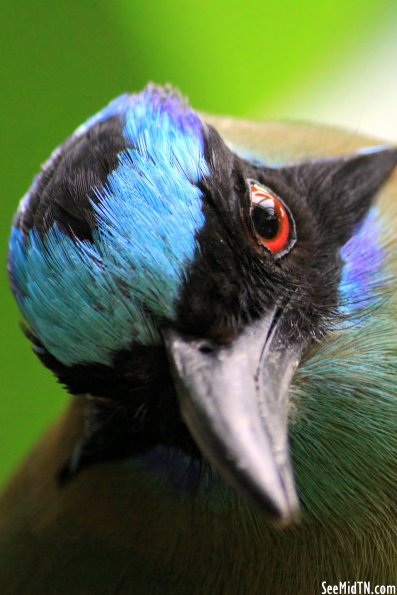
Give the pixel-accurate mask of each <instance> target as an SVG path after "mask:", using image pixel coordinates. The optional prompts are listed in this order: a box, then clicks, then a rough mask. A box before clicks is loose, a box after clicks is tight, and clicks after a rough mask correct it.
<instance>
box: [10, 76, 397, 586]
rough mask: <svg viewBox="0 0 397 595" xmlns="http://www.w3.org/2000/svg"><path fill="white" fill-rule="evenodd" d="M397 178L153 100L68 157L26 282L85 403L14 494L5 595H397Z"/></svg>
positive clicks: (14, 274) (386, 163)
mask: <svg viewBox="0 0 397 595" xmlns="http://www.w3.org/2000/svg"><path fill="white" fill-rule="evenodd" d="M396 164H397V150H396V149H393V148H387V147H381V146H379V143H377V142H374V141H373V140H371V139H367V138H364V137H361V136H358V135H352V134H351V133H345V132H342V131H337V130H333V129H328V128H320V127H311V126H306V125H298V124H297V125H283V124H271V123H269V124H258V123H252V122H243V121H241V122H239V121H234V120H232V119H229V118H215V117H213V116H207V115H203V116H198V115H197V114H196V113H195V112H194V111H193V110H192V109H191V108H190V107H189V106H188V105H187V104H186V103H185V102H184V101H183V100H181V99H180V97H179V96H178V95H177V94H176V93H175V92H174V91H172V90H170V89H167V88H166V89H160V88H157V87H153V86H150V87H148V88H147V89H146V90H145V91H144V92H143V93H142V94H140V95H135V96H128V95H126V96H122V97H121V98H119V99H117V100H115V101H114V102H112V103H111V104H110V105H109V106H108V107H107V108H105V109H104V110H103V111H102V112H100V113H99V114H98V115H97V116H94V117H93V118H91V119H90V120H89V121H88V122H87V123H86V124H85V125H83V126H82V127H80V128H79V129H78V130H77V132H76V133H75V135H74V136H73V137H71V139H70V140H68V141H66V143H65V144H64V145H63V146H62V147H61V148H60V149H57V150H56V151H55V152H54V154H53V156H52V157H51V158H50V161H49V162H48V163H47V164H46V165H45V166H44V169H43V171H42V173H41V174H40V175H39V176H38V178H36V180H35V182H34V184H33V186H32V188H31V189H30V191H29V193H28V194H27V196H26V197H25V199H24V200H23V202H22V203H21V205H20V208H19V211H18V214H17V216H16V219H15V222H14V226H13V231H12V237H11V243H10V258H9V270H10V279H11V284H12V287H13V291H14V294H15V296H16V299H17V301H18V304H19V306H20V309H21V312H22V315H23V317H24V319H25V321H26V323H27V325H28V329H27V333H28V336H29V337H30V338H31V340H32V342H33V347H34V350H35V351H36V353H37V355H38V356H39V357H40V359H41V360H42V361H43V363H44V364H45V365H47V366H48V367H49V368H50V369H51V370H52V371H53V372H54V373H55V374H56V375H57V377H58V378H59V380H60V381H61V382H62V383H64V384H65V385H66V387H67V388H68V390H69V391H70V392H71V393H72V394H74V395H79V394H80V395H82V396H74V397H73V402H72V404H71V407H70V410H69V411H68V412H67V413H66V415H65V417H64V418H63V419H62V420H61V421H60V422H59V424H58V425H57V426H56V427H55V428H54V429H53V430H51V431H50V433H49V434H48V435H47V436H46V437H45V438H44V439H43V441H42V442H41V443H40V445H39V446H38V447H37V449H36V450H35V451H34V452H33V453H32V454H31V455H30V457H29V459H28V460H27V461H26V463H25V464H24V466H22V468H21V469H20V471H19V472H18V473H17V475H16V476H15V478H14V480H13V481H12V482H11V484H10V485H9V486H8V487H7V489H6V491H5V493H4V495H3V497H2V500H1V502H0V513H1V514H0V560H1V562H0V586H1V592H2V593H3V592H4V593H7V592H9V593H23V592H26V593H38V592H40V593H46V592H48V593H71V592H73V593H113V592H114V593H245V592H247V593H252V594H255V593H258V594H262V593H271V594H275V593H291V594H292V593H319V592H321V589H322V582H323V581H326V582H327V584H336V583H337V582H338V581H339V580H341V581H343V580H348V581H351V582H353V581H354V580H370V581H372V583H373V584H376V583H378V584H386V583H387V582H388V583H391V584H392V583H393V582H395V580H396V576H397V545H396V531H397V522H396V521H395V518H396V506H395V498H394V489H393V488H394V486H395V485H396V481H397V477H396V476H397V467H396V465H395V460H396V455H397V439H396V438H395V435H396V433H395V428H396V423H397V399H396V389H395V377H396V362H397V360H396V355H397V332H396V330H397V329H396V322H395V320H396V297H395V291H394V287H395V282H396V274H397V262H396V250H395V241H396V238H395V228H396V224H397V220H396V218H397V214H396V208H397V207H396V206H395V204H396V201H395V195H396V192H397V187H396V178H395V176H392V172H393V169H394V167H395V165H396ZM390 176H392V177H391V179H389V178H390ZM250 180H254V181H255V183H256V184H257V188H259V192H264V193H265V194H266V192H267V189H269V192H270V195H271V196H273V197H276V198H274V200H275V201H276V200H280V201H281V202H282V203H283V202H284V203H285V209H286V211H285V212H286V213H287V214H288V216H289V217H290V223H291V230H292V229H294V230H295V231H296V242H295V241H294V242H292V241H291V237H292V236H291V234H292V231H291V230H290V231H289V236H290V239H289V245H288V250H285V251H280V252H279V253H277V252H275V253H272V252H271V250H270V249H268V248H267V247H266V238H265V240H264V241H262V240H261V239H260V238H259V237H258V233H257V231H256V230H255V227H254V226H253V223H252V221H253V219H252V209H253V208H254V207H253V206H252V203H251V202H250V201H251V198H250V197H251V193H252V185H251V186H250ZM386 182H387V183H386ZM261 189H262V190H261ZM266 196H267V195H266ZM272 200H273V199H272ZM272 204H275V205H277V204H278V203H277V202H274V203H272ZM256 208H257V207H256ZM272 208H273V207H272ZM267 216H273V217H274V209H273V210H270V211H267ZM295 228H296V229H295ZM261 229H264V230H266V229H267V228H266V225H265V226H264V227H261ZM269 229H272V228H271V227H270V228H269ZM264 242H265V243H264ZM258 354H259V355H258ZM167 355H168V359H167ZM258 362H260V363H258ZM287 421H288V423H287ZM287 426H288V427H287ZM225 428H226V430H225ZM287 431H288V435H289V443H290V449H289V451H290V454H288V452H289V451H288V449H287ZM245 449H247V450H245ZM202 453H203V454H204V457H203V454H202ZM207 460H209V464H208V462H207ZM214 469H215V470H214ZM292 469H293V472H292ZM218 474H219V475H220V477H222V478H223V479H220V477H219V475H218ZM293 475H294V477H295V482H296V485H297V488H295V487H294V482H293ZM229 484H230V485H232V486H234V488H236V490H237V492H238V493H239V494H240V495H238V494H237V493H236V492H235V490H234V489H233V487H229ZM297 494H298V496H297ZM298 497H299V503H300V504H299V506H300V509H301V516H302V520H301V522H300V523H298V524H296V523H294V522H295V521H296V518H297V514H298V512H297V508H298V499H297V498H298ZM258 505H259V506H258ZM275 521H276V523H277V521H278V522H279V523H280V522H281V523H284V524H285V525H290V526H287V527H284V528H280V527H277V526H274V522H275Z"/></svg>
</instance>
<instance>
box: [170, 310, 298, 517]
mask: <svg viewBox="0 0 397 595" xmlns="http://www.w3.org/2000/svg"><path fill="white" fill-rule="evenodd" d="M283 336H284V338H283ZM165 343H166V347H167V351H168V355H169V358H170V361H171V366H172V368H173V374H174V377H175V380H176V386H177V392H178V395H179V400H180V409H181V413H182V416H183V419H184V421H185V423H186V424H187V426H188V427H189V430H190V432H191V434H192V435H193V437H194V439H195V441H196V442H197V444H198V446H199V447H200V449H201V451H202V452H203V454H204V455H205V456H206V457H207V458H208V459H209V461H210V462H211V463H212V465H213V466H214V467H215V468H216V469H217V471H218V473H219V474H220V476H221V477H222V478H223V479H224V480H225V481H226V482H228V483H229V484H231V485H232V486H234V488H235V489H236V490H237V491H238V492H240V494H243V495H245V496H246V497H248V498H249V499H250V500H251V501H254V502H255V503H256V504H257V505H259V506H260V507H261V508H262V509H264V510H265V511H266V512H267V513H268V515H269V516H270V517H271V519H272V520H273V521H274V522H275V523H277V524H282V525H288V524H291V523H293V522H295V521H296V520H298V517H299V502H298V497H297V493H296V489H295V483H294V477H293V471H292V467H291V462H290V456H289V449H288V409H289V398H288V391H289V386H290V382H291V379H292V376H293V374H294V371H295V369H296V367H297V365H298V363H299V361H300V358H301V355H302V350H303V346H298V345H297V344H291V341H288V340H287V337H286V335H285V333H283V330H282V316H281V317H280V316H279V311H277V309H274V310H273V311H272V312H271V313H269V314H267V315H266V316H265V317H264V318H262V319H261V320H259V321H257V322H255V323H253V324H252V325H251V326H249V327H248V328H246V329H245V330H244V331H243V332H242V333H241V334H240V335H238V336H237V338H236V339H235V340H234V341H233V343H231V344H229V345H227V346H224V345H223V346H219V345H218V346H214V345H213V344H210V343H209V342H208V341H206V340H203V339H201V340H200V339H197V338H193V337H188V336H184V335H181V334H180V333H178V332H175V331H174V330H167V331H165Z"/></svg>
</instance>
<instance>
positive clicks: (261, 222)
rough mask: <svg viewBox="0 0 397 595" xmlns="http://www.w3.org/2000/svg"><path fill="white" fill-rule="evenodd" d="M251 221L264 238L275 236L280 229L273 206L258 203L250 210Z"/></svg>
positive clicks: (269, 238)
mask: <svg viewBox="0 0 397 595" xmlns="http://www.w3.org/2000/svg"><path fill="white" fill-rule="evenodd" d="M266 202H267V201H266ZM252 222H253V224H254V227H255V229H256V232H257V233H258V234H259V235H260V236H262V237H263V238H265V239H266V240H272V239H273V238H275V237H276V236H277V234H278V232H279V229H280V221H279V218H278V217H277V214H276V210H275V208H274V206H269V205H268V206H266V205H263V206H262V205H260V204H259V205H258V206H257V207H255V209H254V210H253V211H252Z"/></svg>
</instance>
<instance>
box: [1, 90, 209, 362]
mask: <svg viewBox="0 0 397 595" xmlns="http://www.w3.org/2000/svg"><path fill="white" fill-rule="evenodd" d="M115 115H117V116H118V117H120V118H123V120H124V129H123V134H124V136H125V138H126V141H127V146H128V147H129V148H127V149H126V150H125V151H123V152H122V153H121V154H120V155H119V157H118V166H117V168H116V169H115V170H114V171H113V172H112V173H111V174H110V175H109V177H108V180H107V183H106V184H105V186H104V187H103V188H95V189H93V191H94V195H95V197H96V199H97V200H91V205H92V208H93V210H94V212H95V216H96V226H95V228H94V230H93V242H92V243H91V242H89V241H82V240H80V239H78V238H72V237H70V236H69V235H67V234H65V233H64V232H63V231H62V230H61V229H60V228H59V227H58V226H57V225H56V224H54V225H53V226H52V227H51V228H50V229H49V230H48V231H47V233H46V234H45V236H44V237H40V235H39V234H38V233H37V232H36V231H35V230H34V229H33V230H31V231H29V233H28V234H25V233H24V232H23V231H22V230H21V229H19V228H16V227H15V228H14V229H13V231H12V236H11V243H10V254H11V257H10V273H11V278H12V281H13V286H14V291H15V293H16V296H17V299H18V303H19V306H20V308H21V311H22V313H23V316H24V317H25V319H26V320H27V322H28V323H29V325H30V326H31V329H32V331H33V333H34V334H35V335H36V336H37V337H38V338H39V340H40V341H41V342H42V343H43V344H44V345H45V346H46V348H47V349H48V350H49V351H50V352H51V353H52V354H53V355H54V356H55V357H56V358H57V359H58V360H59V361H60V362H62V363H64V364H66V365H73V364H76V363H89V362H98V363H103V364H111V362H112V357H113V354H114V353H115V352H116V351H118V350H120V349H124V348H127V347H128V346H129V345H130V344H131V343H132V342H134V341H136V342H138V343H140V344H153V343H156V342H159V340H160V337H159V334H158V330H157V325H156V324H155V323H154V321H153V319H154V318H156V319H172V318H173V317H174V316H175V307H176V302H177V298H178V295H179V293H180V290H181V287H182V285H183V281H184V272H185V270H186V269H187V267H188V266H189V264H190V263H191V262H192V261H193V260H194V257H195V253H196V250H197V242H196V235H197V233H198V231H199V230H200V229H201V228H202V226H203V225H204V215H203V212H202V197H201V192H200V190H199V188H198V187H197V184H198V183H199V181H200V180H201V178H202V177H203V176H205V175H206V174H207V173H208V167H207V164H206V161H205V158H204V152H203V136H202V124H201V122H200V120H199V118H198V116H197V115H196V114H195V113H194V112H193V111H192V110H191V109H190V108H188V107H187V106H186V105H185V103H184V102H183V101H182V100H181V98H180V97H179V96H178V95H176V94H172V93H171V94H166V95H164V92H162V91H161V90H158V89H156V88H155V87H149V88H148V89H146V90H145V91H144V92H143V93H141V94H140V95H136V96H128V95H123V96H122V97H120V98H119V99H116V100H115V101H113V102H112V103H111V104H110V105H109V106H108V107H107V108H105V110H103V111H102V112H100V113H99V114H98V115H97V116H94V117H93V118H91V119H90V120H88V122H87V123H86V124H85V125H83V126H82V127H80V128H79V129H78V131H77V132H76V134H77V135H81V134H84V133H85V132H86V131H87V130H88V129H90V128H92V127H93V126H95V125H97V124H98V123H99V122H103V121H105V120H106V119H108V118H110V117H112V116H115ZM26 200H29V196H28V197H27V199H26ZM26 200H25V203H24V208H25V206H26Z"/></svg>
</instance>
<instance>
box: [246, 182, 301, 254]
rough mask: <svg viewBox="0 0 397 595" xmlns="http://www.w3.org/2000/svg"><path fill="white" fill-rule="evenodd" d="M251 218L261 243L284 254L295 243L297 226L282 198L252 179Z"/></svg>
mask: <svg viewBox="0 0 397 595" xmlns="http://www.w3.org/2000/svg"><path fill="white" fill-rule="evenodd" d="M250 189H251V220H252V224H253V227H254V229H255V234H256V239H257V241H258V243H259V244H262V245H263V246H265V247H266V248H267V249H268V250H270V251H271V252H273V253H274V254H277V255H278V256H283V255H284V254H286V253H287V252H289V250H290V249H291V248H292V246H293V245H294V243H295V238H294V237H293V236H294V235H295V226H294V222H293V220H292V217H291V215H290V213H289V211H288V210H287V207H286V206H285V205H284V203H283V202H282V200H281V199H280V198H279V197H278V196H276V195H275V194H274V192H272V191H271V190H269V189H268V188H266V187H264V186H261V185H259V184H258V183H257V182H253V181H250Z"/></svg>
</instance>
